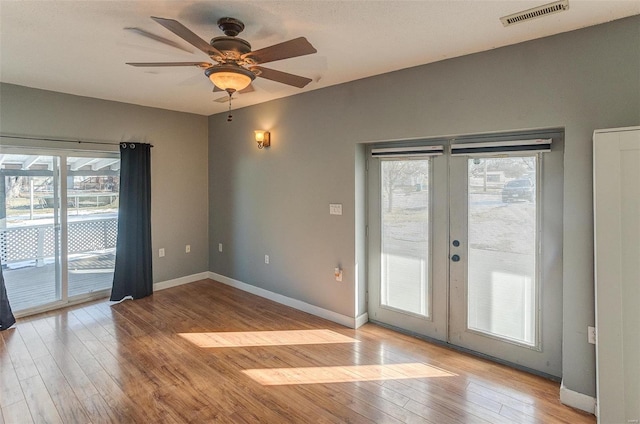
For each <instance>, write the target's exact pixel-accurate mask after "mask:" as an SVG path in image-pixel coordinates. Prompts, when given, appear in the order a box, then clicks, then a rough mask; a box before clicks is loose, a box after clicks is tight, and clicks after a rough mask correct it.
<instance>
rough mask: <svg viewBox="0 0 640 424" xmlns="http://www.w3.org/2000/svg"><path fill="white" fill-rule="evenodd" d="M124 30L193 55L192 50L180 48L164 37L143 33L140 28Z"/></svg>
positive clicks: (147, 32)
mask: <svg viewBox="0 0 640 424" xmlns="http://www.w3.org/2000/svg"><path fill="white" fill-rule="evenodd" d="M125 30H127V31H131V32H134V33H136V34H138V35H142V36H143V37H146V38H150V39H152V40H155V41H159V42H160V43H162V44H166V45H168V46H171V47H175V48H176V49H180V50H182V51H183V52H187V53H193V51H192V50H189V49H186V48H184V47H182V46H181V45H180V44H178V43H176V42H175V41H171V40H168V39H166V38H164V37H160V36H159V35H156V34H154V33H152V32H149V31H145V30H144V29H142V28H138V27H127V28H125Z"/></svg>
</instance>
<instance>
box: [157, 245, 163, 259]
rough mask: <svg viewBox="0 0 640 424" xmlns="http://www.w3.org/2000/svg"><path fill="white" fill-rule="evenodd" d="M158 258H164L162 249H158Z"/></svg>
mask: <svg viewBox="0 0 640 424" xmlns="http://www.w3.org/2000/svg"><path fill="white" fill-rule="evenodd" d="M158 256H159V257H161V258H164V247H163V248H161V249H158Z"/></svg>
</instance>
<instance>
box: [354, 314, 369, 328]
mask: <svg viewBox="0 0 640 424" xmlns="http://www.w3.org/2000/svg"><path fill="white" fill-rule="evenodd" d="M368 322H369V314H368V313H367V312H365V313H364V314H362V315H360V316H359V317H358V318H356V327H355V328H360V327H362V326H363V325H365V324H366V323H368Z"/></svg>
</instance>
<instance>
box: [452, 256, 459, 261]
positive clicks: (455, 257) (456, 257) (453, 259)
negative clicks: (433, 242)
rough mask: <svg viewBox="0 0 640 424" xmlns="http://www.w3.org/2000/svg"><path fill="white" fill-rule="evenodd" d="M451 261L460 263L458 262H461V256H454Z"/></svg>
mask: <svg viewBox="0 0 640 424" xmlns="http://www.w3.org/2000/svg"><path fill="white" fill-rule="evenodd" d="M451 260H452V261H453V262H458V261H459V260H460V256H458V255H453V256H452V257H451Z"/></svg>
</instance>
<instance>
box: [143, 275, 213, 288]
mask: <svg viewBox="0 0 640 424" xmlns="http://www.w3.org/2000/svg"><path fill="white" fill-rule="evenodd" d="M207 278H209V273H208V272H206V271H205V272H200V273H198V274H191V275H185V276H184V277H179V278H174V279H173V280H167V281H160V282H159V283H154V284H153V290H154V291H158V290H164V289H168V288H171V287H176V286H181V285H183V284H189V283H194V282H196V281H200V280H206V279H207Z"/></svg>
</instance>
